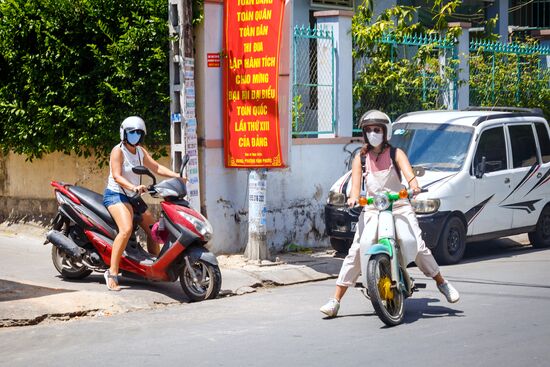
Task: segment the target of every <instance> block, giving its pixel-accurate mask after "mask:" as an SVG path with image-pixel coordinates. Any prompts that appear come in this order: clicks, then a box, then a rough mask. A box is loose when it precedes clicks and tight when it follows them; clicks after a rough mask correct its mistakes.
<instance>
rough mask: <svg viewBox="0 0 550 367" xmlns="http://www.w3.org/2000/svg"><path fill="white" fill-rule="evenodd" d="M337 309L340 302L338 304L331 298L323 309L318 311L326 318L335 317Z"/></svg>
mask: <svg viewBox="0 0 550 367" xmlns="http://www.w3.org/2000/svg"><path fill="white" fill-rule="evenodd" d="M339 309H340V302H338V301H337V300H336V299H334V298H331V299H329V300H328V302H327V303H326V304H325V305H324V306H323V307H321V308H320V309H319V311H321V312H322V313H324V314H325V315H327V316H328V317H336V315H337V314H338V310H339Z"/></svg>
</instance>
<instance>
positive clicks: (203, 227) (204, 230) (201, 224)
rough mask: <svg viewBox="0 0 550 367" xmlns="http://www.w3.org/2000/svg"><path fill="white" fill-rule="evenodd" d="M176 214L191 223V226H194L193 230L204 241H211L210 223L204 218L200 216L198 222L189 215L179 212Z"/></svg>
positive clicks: (211, 229)
mask: <svg viewBox="0 0 550 367" xmlns="http://www.w3.org/2000/svg"><path fill="white" fill-rule="evenodd" d="M178 213H179V214H180V215H181V216H182V217H184V218H185V219H186V220H188V221H189V222H191V224H193V226H195V229H196V230H197V232H199V233H200V234H201V235H202V236H203V237H204V240H205V241H210V240H211V239H212V234H213V233H214V230H213V228H212V225H211V224H210V222H209V221H208V220H207V219H206V218H205V217H203V216H202V215H201V218H202V220H200V219H198V218H197V217H195V216H193V215H191V214H187V213H186V212H184V211H179V212H178ZM199 215H200V214H199Z"/></svg>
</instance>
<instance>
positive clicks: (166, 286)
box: [57, 273, 190, 303]
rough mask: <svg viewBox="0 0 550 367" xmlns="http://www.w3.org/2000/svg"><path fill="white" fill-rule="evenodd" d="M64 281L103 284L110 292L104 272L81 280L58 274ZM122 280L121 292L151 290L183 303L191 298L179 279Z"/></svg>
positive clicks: (125, 278)
mask: <svg viewBox="0 0 550 367" xmlns="http://www.w3.org/2000/svg"><path fill="white" fill-rule="evenodd" d="M57 277H58V278H59V279H60V280H61V281H62V282H69V283H72V284H78V283H81V284H82V283H88V284H89V283H96V284H101V286H102V287H104V290H105V292H108V290H107V287H106V286H105V279H104V278H103V275H102V274H99V273H93V274H91V275H90V276H88V277H86V278H84V279H79V280H70V279H64V278H62V277H61V276H60V275H58V276H57ZM119 282H120V288H121V291H120V294H124V293H126V294H128V295H131V294H132V293H135V292H139V291H149V292H156V293H160V294H162V295H164V296H166V297H168V298H171V299H172V300H174V301H177V302H181V303H188V302H190V300H189V299H188V298H187V297H186V296H185V293H183V290H182V289H181V286H180V283H179V281H176V282H153V281H147V280H143V279H139V278H133V277H129V276H121V277H119Z"/></svg>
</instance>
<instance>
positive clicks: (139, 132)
mask: <svg viewBox="0 0 550 367" xmlns="http://www.w3.org/2000/svg"><path fill="white" fill-rule="evenodd" d="M126 134H128V135H139V136H142V135H143V131H141V130H132V131H128V132H127V133H126Z"/></svg>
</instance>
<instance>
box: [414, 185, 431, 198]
mask: <svg viewBox="0 0 550 367" xmlns="http://www.w3.org/2000/svg"><path fill="white" fill-rule="evenodd" d="M411 190H412V191H413V197H414V196H416V195H418V194H420V193H421V192H428V189H422V188H420V187H418V186H416V187H411Z"/></svg>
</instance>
